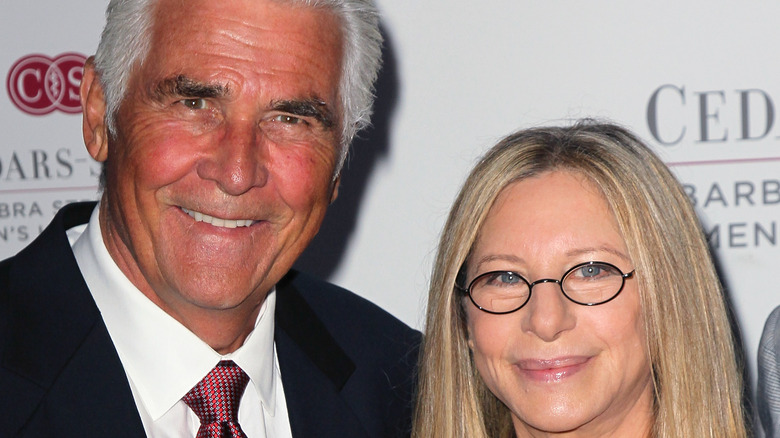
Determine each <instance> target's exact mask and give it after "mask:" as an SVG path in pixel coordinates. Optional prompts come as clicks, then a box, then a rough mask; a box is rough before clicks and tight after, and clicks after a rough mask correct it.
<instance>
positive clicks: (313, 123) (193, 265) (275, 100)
mask: <svg viewBox="0 0 780 438" xmlns="http://www.w3.org/2000/svg"><path fill="white" fill-rule="evenodd" d="M155 16H156V17H157V18H156V22H155V25H154V28H153V35H152V40H151V41H152V45H151V50H150V52H149V54H148V56H147V57H146V59H145V61H144V62H143V64H142V65H141V66H139V67H138V68H137V69H135V70H134V71H133V73H132V75H131V79H130V82H129V84H128V91H127V94H126V96H125V99H124V101H123V103H122V105H121V107H120V110H119V113H118V117H117V133H116V138H114V139H112V140H111V141H108V142H107V143H104V146H102V147H100V146H99V145H98V146H95V145H92V147H91V148H90V144H89V141H88V149H90V151H91V152H92V154H93V156H95V157H96V158H98V159H104V158H106V157H107V166H108V168H107V170H108V181H107V187H106V193H105V196H104V199H103V210H102V219H103V220H102V228H103V237H104V240H105V241H106V244H107V246H108V249H109V252H110V253H111V255H112V257H113V258H114V259H115V260H116V261H117V263H118V264H119V266H120V268H121V269H122V271H123V272H124V273H125V274H126V275H127V276H128V278H130V280H131V281H132V282H133V283H134V284H135V285H136V286H137V287H138V288H139V289H140V290H141V291H143V292H144V293H145V294H146V295H147V296H149V298H150V299H152V300H153V301H154V302H155V303H157V304H158V305H159V306H160V307H162V308H163V309H164V310H165V311H166V312H168V313H170V314H172V315H173V316H174V317H176V318H177V319H179V320H180V321H182V322H183V323H184V324H185V325H188V324H187V319H188V318H189V316H187V315H188V312H191V311H192V309H203V310H216V311H220V310H226V309H235V308H241V307H245V308H252V309H256V308H259V306H260V304H261V303H262V301H263V299H264V298H265V295H266V293H267V291H268V290H269V289H270V288H271V287H272V286H273V285H274V284H275V283H276V282H277V281H278V280H279V278H280V277H281V276H282V275H284V274H285V273H286V272H287V270H288V269H289V268H290V267H291V265H292V264H293V262H294V261H295V259H296V258H297V257H298V255H299V254H300V253H301V251H303V249H304V248H305V247H306V245H307V244H308V243H309V241H310V240H311V239H312V237H313V236H314V234H315V233H316V232H317V230H318V228H319V226H320V224H321V222H322V219H323V216H324V214H325V210H326V208H327V206H328V204H329V203H330V202H331V201H332V200H333V199H334V198H335V195H336V188H337V182H336V181H334V180H333V174H334V172H335V167H336V163H337V157H338V153H339V151H338V144H339V141H338V140H339V135H338V133H339V132H340V124H341V122H342V121H341V120H340V116H339V114H340V111H341V108H340V105H339V96H338V83H339V77H340V68H341V33H340V30H339V25H338V21H337V19H336V18H335V17H334V16H333V15H331V14H330V13H328V12H326V11H323V10H317V9H312V8H305V7H296V6H291V5H285V4H279V3H275V2H273V1H270V0H227V1H209V0H189V1H187V2H179V1H174V0H161V1H160V4H159V6H158V7H157V10H156V11H155ZM85 77H86V76H85ZM89 104H90V100H89V99H88V100H87V105H89ZM95 106H96V107H99V103H97V104H95ZM85 111H86V113H89V112H90V111H91V109H90V108H86V109H85ZM97 112H99V109H98V111H97Z"/></svg>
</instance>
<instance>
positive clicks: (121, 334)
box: [69, 205, 280, 420]
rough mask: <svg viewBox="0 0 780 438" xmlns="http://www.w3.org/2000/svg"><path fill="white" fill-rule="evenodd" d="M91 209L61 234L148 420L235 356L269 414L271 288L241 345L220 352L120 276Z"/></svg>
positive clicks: (273, 302) (271, 410)
mask: <svg viewBox="0 0 780 438" xmlns="http://www.w3.org/2000/svg"><path fill="white" fill-rule="evenodd" d="M99 211H100V206H99V205H98V207H96V208H95V211H94V212H93V213H92V217H91V218H90V221H89V224H88V225H87V226H86V229H84V231H83V233H81V235H80V236H76V234H77V233H78V230H74V231H73V232H69V237H70V238H71V244H72V246H73V253H74V255H75V257H76V260H77V262H78V264H79V269H80V270H81V272H82V275H83V276H84V279H85V280H86V282H87V285H88V286H89V289H90V292H91V293H92V296H93V298H94V299H95V302H96V303H97V306H98V309H99V310H100V312H101V314H102V316H103V320H104V321H105V323H106V327H107V329H108V332H109V334H110V335H111V339H112V341H113V342H114V345H115V346H116V349H117V352H118V354H119V357H120V359H121V361H122V365H123V366H124V368H125V372H126V373H127V375H128V378H129V379H130V380H131V381H132V382H133V384H134V385H135V387H136V388H137V390H138V393H139V396H140V398H141V401H142V402H143V403H144V405H145V407H146V408H147V410H148V412H149V413H150V414H151V416H152V418H153V419H154V420H156V419H158V418H160V417H161V416H162V415H163V414H165V413H166V412H167V411H168V410H169V409H170V408H171V407H173V405H175V404H176V403H177V402H178V401H179V400H180V399H181V398H182V397H183V396H184V395H185V394H186V393H187V392H188V391H189V390H190V389H191V388H192V387H193V386H195V385H196V384H197V383H198V382H199V381H200V380H201V379H202V378H203V377H204V376H205V375H206V374H208V372H209V371H211V369H212V368H213V367H214V366H215V365H216V364H217V363H218V362H219V361H220V360H222V359H230V360H233V361H235V362H236V364H238V366H240V367H241V369H243V370H244V372H246V373H247V375H248V376H249V378H250V382H251V385H253V386H254V388H255V390H256V391H257V393H258V394H259V395H260V398H261V401H262V403H263V407H264V409H265V410H266V412H268V414H269V415H271V416H273V415H274V414H275V412H274V411H275V403H274V401H275V396H276V382H277V381H278V380H279V379H280V376H276V375H275V374H276V373H278V370H277V369H276V367H275V366H274V363H275V361H274V357H275V356H274V344H273V337H274V313H275V307H276V293H275V289H272V290H271V291H270V292H269V293H268V296H267V297H266V299H265V301H264V303H263V306H262V308H261V309H260V312H259V315H258V317H257V321H256V322H255V328H254V330H253V331H252V332H251V333H250V334H249V336H248V337H247V339H246V340H245V341H244V344H243V345H242V346H241V347H240V348H239V349H238V350H236V351H234V352H233V353H230V354H228V355H225V356H222V355H220V354H219V353H217V352H216V351H214V349H212V348H211V347H210V346H209V345H208V344H206V343H205V342H203V341H202V340H201V339H200V338H198V337H197V336H196V335H195V334H194V333H192V332H191V331H190V330H189V329H187V328H186V327H184V326H183V325H182V324H181V323H179V322H178V321H176V320H175V319H174V318H173V317H171V316H170V315H168V314H167V313H165V312H164V311H163V310H162V309H160V308H159V307H158V306H157V305H155V304H154V303H153V302H152V301H151V300H149V299H148V298H147V297H146V296H145V295H144V294H143V293H141V291H139V290H138V288H136V287H135V286H134V285H133V284H132V283H131V282H130V280H128V279H127V277H125V275H124V274H123V273H122V271H121V270H120V269H119V267H118V266H117V265H116V263H115V262H114V260H113V259H112V258H111V255H110V254H109V253H108V250H107V248H106V246H105V243H104V242H103V238H102V235H101V231H100V222H99ZM74 240H75V241H74Z"/></svg>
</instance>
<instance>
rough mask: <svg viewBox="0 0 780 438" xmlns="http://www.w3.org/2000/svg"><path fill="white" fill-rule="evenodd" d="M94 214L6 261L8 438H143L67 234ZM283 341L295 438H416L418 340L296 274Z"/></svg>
mask: <svg viewBox="0 0 780 438" xmlns="http://www.w3.org/2000/svg"><path fill="white" fill-rule="evenodd" d="M93 208H94V204H92V203H87V204H74V205H70V206H67V207H65V208H63V209H62V210H61V211H60V212H59V213H58V214H57V216H56V217H55V218H54V220H53V221H52V223H51V224H50V225H49V227H47V229H46V230H45V231H44V232H43V233H42V234H41V235H40V236H39V237H38V238H37V239H36V240H35V241H34V242H33V243H31V244H30V245H29V246H28V247H27V248H25V249H24V250H22V251H21V252H20V253H19V254H17V255H16V256H14V257H12V258H10V259H8V260H5V261H3V262H0V438H5V437H58V438H67V437H80V438H89V437H95V438H97V437H100V438H104V437H106V438H108V437H110V438H122V437H143V436H144V430H143V426H142V424H141V419H140V417H139V415H138V411H137V409H136V406H135V403H134V400H133V396H132V393H131V390H130V386H129V384H128V382H127V377H126V375H125V371H124V368H123V367H122V363H121V362H120V360H119V357H118V355H117V352H116V349H115V348H114V345H113V343H112V341H111V338H110V337H109V335H108V332H107V330H106V326H105V324H104V322H103V319H102V317H101V316H100V313H99V311H98V309H97V307H96V305H95V302H94V301H93V299H92V296H91V294H90V293H89V290H88V289H87V285H86V283H85V282H84V279H83V278H82V276H81V273H80V272H79V269H78V266H77V264H76V260H75V258H74V257H73V253H72V251H71V249H70V245H69V243H68V240H67V237H66V235H65V230H67V229H68V228H70V227H72V226H74V225H77V224H81V223H85V222H87V221H88V220H89V216H90V214H91V212H92V209H93ZM275 342H276V348H277V354H278V359H279V366H280V369H281V373H282V382H283V385H284V392H285V397H286V399H287V409H288V412H289V417H290V424H291V427H292V433H293V436H294V437H296V438H297V437H339V438H342V437H384V436H408V434H409V428H410V417H411V401H410V400H411V398H412V393H413V390H412V388H413V383H414V377H413V375H414V366H415V362H416V356H417V346H418V344H419V333H418V332H416V331H414V330H412V329H410V328H409V327H407V326H405V325H404V324H402V323H401V322H400V321H398V320H396V319H395V318H393V317H392V316H390V315H389V314H387V313H386V312H384V311H382V310H381V309H379V308H378V307H376V306H375V305H373V304H371V303H369V302H368V301H366V300H364V299H363V298H360V297H358V296H356V295H354V294H352V293H350V292H348V291H346V290H344V289H341V288H338V287H336V286H333V285H331V284H328V283H325V282H322V281H319V280H316V279H314V278H312V277H308V276H306V275H304V274H301V273H297V272H291V273H290V274H288V275H287V276H286V277H285V278H284V279H283V280H282V281H280V282H279V284H278V285H277V309H276V330H275Z"/></svg>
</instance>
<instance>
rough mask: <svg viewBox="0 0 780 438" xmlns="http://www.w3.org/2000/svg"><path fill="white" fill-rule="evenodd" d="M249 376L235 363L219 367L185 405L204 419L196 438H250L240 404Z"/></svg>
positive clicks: (226, 362) (199, 386)
mask: <svg viewBox="0 0 780 438" xmlns="http://www.w3.org/2000/svg"><path fill="white" fill-rule="evenodd" d="M247 383H249V376H247V375H246V373H245V372H244V371H243V370H242V369H241V368H240V367H239V366H238V365H236V364H235V362H233V361H232V360H223V361H221V362H219V363H218V364H217V366H215V367H214V369H212V370H211V371H210V372H209V373H208V374H207V375H206V377H204V378H203V380H201V381H200V382H198V384H197V385H195V387H194V388H192V389H191V390H190V392H188V393H187V395H185V396H184V397H183V398H182V401H184V403H186V404H187V406H189V407H190V409H192V411H193V412H195V415H197V416H198V418H199V419H200V428H199V429H198V434H197V436H196V438H228V437H229V438H246V435H244V432H242V431H241V427H240V426H239V425H238V403H239V401H240V400H241V396H242V395H243V394H244V390H245V389H246V385H247Z"/></svg>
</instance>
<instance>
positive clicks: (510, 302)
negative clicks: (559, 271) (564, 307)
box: [468, 262, 633, 313]
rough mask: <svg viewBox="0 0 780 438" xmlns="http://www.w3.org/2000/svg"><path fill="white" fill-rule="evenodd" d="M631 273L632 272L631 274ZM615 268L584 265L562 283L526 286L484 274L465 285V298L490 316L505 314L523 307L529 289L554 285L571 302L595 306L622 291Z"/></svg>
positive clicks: (514, 277) (512, 277)
mask: <svg viewBox="0 0 780 438" xmlns="http://www.w3.org/2000/svg"><path fill="white" fill-rule="evenodd" d="M632 273H633V271H632ZM630 276H631V273H629V274H625V275H624V274H623V273H622V272H621V271H620V269H618V268H617V267H615V266H613V265H611V264H609V263H605V262H587V263H581V264H579V265H576V266H574V267H573V268H571V269H569V270H568V271H566V274H564V276H563V278H562V280H560V281H559V280H553V279H541V280H537V281H535V282H533V283H529V282H528V281H527V280H526V279H525V278H523V277H522V276H521V275H519V274H517V273H515V272H511V271H493V272H486V273H484V274H481V275H479V276H478V277H477V278H475V279H474V280H473V281H472V282H471V284H470V285H469V289H468V292H469V295H470V297H471V300H472V301H473V302H474V304H476V305H477V307H479V308H480V309H482V310H485V311H488V312H492V313H509V312H513V311H515V310H518V309H519V308H520V307H522V306H524V305H525V304H526V303H527V302H528V300H529V299H530V296H531V290H532V288H533V287H534V286H535V285H537V284H539V283H549V282H554V283H558V284H559V285H560V287H561V289H562V291H563V293H564V294H565V295H566V297H567V298H569V299H570V300H571V301H574V302H575V303H577V304H582V305H595V304H601V303H604V302H607V301H609V300H611V299H612V298H614V297H615V296H616V295H617V294H618V293H619V292H620V290H621V289H622V288H623V284H624V283H625V278H627V277H630Z"/></svg>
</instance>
